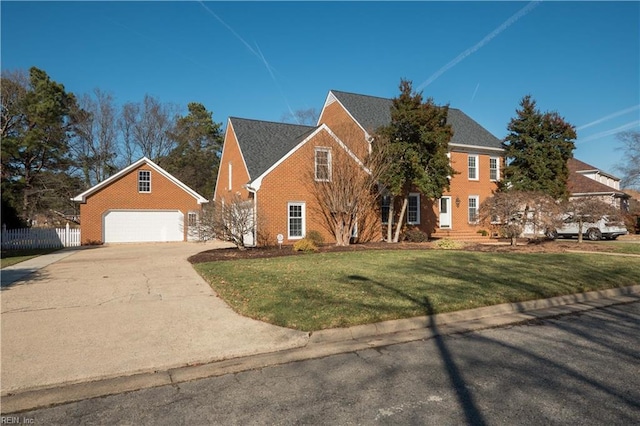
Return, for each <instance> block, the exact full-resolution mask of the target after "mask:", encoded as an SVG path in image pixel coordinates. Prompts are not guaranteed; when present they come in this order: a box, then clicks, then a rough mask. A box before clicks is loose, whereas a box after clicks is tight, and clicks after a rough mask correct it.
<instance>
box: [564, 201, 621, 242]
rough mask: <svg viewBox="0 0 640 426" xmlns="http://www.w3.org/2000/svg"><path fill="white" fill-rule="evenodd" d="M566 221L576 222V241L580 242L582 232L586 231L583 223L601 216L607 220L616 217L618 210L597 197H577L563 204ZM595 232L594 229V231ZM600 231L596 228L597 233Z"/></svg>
mask: <svg viewBox="0 0 640 426" xmlns="http://www.w3.org/2000/svg"><path fill="white" fill-rule="evenodd" d="M564 209H565V212H566V213H565V216H566V217H567V219H566V220H567V221H572V222H576V223H577V224H578V243H582V239H583V238H582V234H583V233H585V232H586V231H588V229H585V224H587V223H594V222H597V221H599V220H600V219H601V218H602V217H603V216H608V218H609V220H615V219H617V218H618V216H619V214H618V212H617V211H616V210H615V209H614V208H613V207H612V206H611V205H609V204H607V203H605V202H604V201H602V199H600V198H598V197H579V198H574V199H572V200H569V201H568V202H567V203H566V205H565V208H564ZM594 232H596V231H594ZM599 232H600V231H599V230H597V233H599Z"/></svg>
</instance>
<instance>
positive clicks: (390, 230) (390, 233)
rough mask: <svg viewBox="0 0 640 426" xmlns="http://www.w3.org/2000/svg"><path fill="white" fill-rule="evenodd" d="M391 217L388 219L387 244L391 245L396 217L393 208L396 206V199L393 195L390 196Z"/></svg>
mask: <svg viewBox="0 0 640 426" xmlns="http://www.w3.org/2000/svg"><path fill="white" fill-rule="evenodd" d="M389 198H390V199H389V217H387V242H388V243H390V242H392V241H393V240H392V238H393V216H394V215H395V211H394V209H393V206H394V204H395V201H396V197H394V196H393V195H390V196H389Z"/></svg>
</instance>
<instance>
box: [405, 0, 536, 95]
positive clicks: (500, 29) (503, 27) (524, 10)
mask: <svg viewBox="0 0 640 426" xmlns="http://www.w3.org/2000/svg"><path fill="white" fill-rule="evenodd" d="M538 4H540V1H532V2H530V3H529V4H527V5H526V6H525V7H523V8H522V9H520V10H519V11H518V12H516V13H515V14H514V15H513V16H511V17H510V18H509V19H507V20H506V21H504V22H503V23H502V24H501V25H500V26H499V27H498V28H496V29H495V30H493V31H491V32H490V33H489V34H487V35H486V36H485V37H484V38H483V39H482V40H480V41H479V42H478V43H476V44H475V45H474V46H473V47H470V48H468V49H467V50H465V51H464V52H462V53H461V54H459V55H458V56H456V57H455V59H453V60H452V61H451V62H449V63H448V64H447V65H445V66H443V67H442V68H440V69H439V70H438V71H436V72H435V73H434V74H433V75H432V76H431V77H429V78H428V79H427V80H426V81H425V82H424V83H422V84H421V85H420V86H418V87H417V88H416V91H417V92H419V91H421V90H422V89H424V88H425V87H427V86H428V85H430V84H431V83H433V82H434V81H435V80H436V79H437V78H438V77H440V76H441V75H442V74H444V73H445V72H447V71H448V70H449V69H451V68H453V67H454V66H456V65H458V63H460V62H462V60H464V59H465V58H466V57H467V56H469V55H471V54H472V53H475V52H476V51H478V50H479V49H480V48H481V47H483V46H484V45H485V44H487V43H489V42H490V41H491V40H493V39H494V38H495V37H496V36H497V35H498V34H500V33H501V32H503V31H504V30H506V29H507V28H508V27H509V26H510V25H511V24H513V23H515V22H516V21H517V20H518V19H520V18H522V17H523V16H525V15H526V14H527V13H529V12H531V11H532V10H533V9H534V8H535V7H536V6H538Z"/></svg>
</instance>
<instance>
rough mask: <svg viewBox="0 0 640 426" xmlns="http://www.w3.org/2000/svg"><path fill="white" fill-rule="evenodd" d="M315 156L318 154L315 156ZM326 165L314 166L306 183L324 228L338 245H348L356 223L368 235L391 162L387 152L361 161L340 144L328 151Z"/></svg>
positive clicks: (359, 231)
mask: <svg viewBox="0 0 640 426" xmlns="http://www.w3.org/2000/svg"><path fill="white" fill-rule="evenodd" d="M314 154H315V153H314ZM323 159H324V160H326V163H320V165H319V163H318V161H317V158H316V161H309V164H312V165H314V166H315V167H314V168H313V169H310V170H309V171H308V172H307V176H306V182H308V185H309V186H310V188H309V189H310V191H311V193H312V194H313V196H314V198H315V200H316V201H317V210H318V213H319V214H320V216H321V217H322V218H323V222H324V226H325V228H326V229H327V230H328V231H329V232H330V233H331V234H332V235H333V236H334V237H335V239H336V245H338V246H348V245H349V243H350V240H351V236H352V235H353V233H354V229H355V228H356V226H357V224H359V225H360V227H359V229H358V233H366V232H367V230H366V229H364V226H365V224H368V226H372V225H373V223H374V222H373V221H371V220H368V219H369V217H368V216H369V215H371V214H372V212H375V211H377V206H378V203H379V195H380V194H379V189H378V181H379V179H380V176H381V174H382V173H383V171H384V170H385V167H386V166H387V164H388V162H387V161H386V160H387V158H386V156H385V153H384V149H379V150H376V151H375V152H372V153H370V154H369V155H368V156H366V158H364V159H363V160H360V159H358V158H357V157H356V156H355V155H354V154H353V153H352V152H351V151H349V150H348V148H347V147H346V146H341V145H338V146H336V147H335V148H334V149H331V150H330V151H326V154H325V157H323Z"/></svg>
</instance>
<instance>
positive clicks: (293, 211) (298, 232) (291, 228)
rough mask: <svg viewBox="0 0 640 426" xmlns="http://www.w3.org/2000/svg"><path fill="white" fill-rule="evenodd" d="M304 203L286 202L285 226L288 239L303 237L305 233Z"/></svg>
mask: <svg viewBox="0 0 640 426" xmlns="http://www.w3.org/2000/svg"><path fill="white" fill-rule="evenodd" d="M304 208H305V205H304V203H288V204H287V222H288V225H287V228H288V235H289V239H290V240H295V239H300V238H304V234H305V229H304V228H305V223H304V221H305V217H304Z"/></svg>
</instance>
